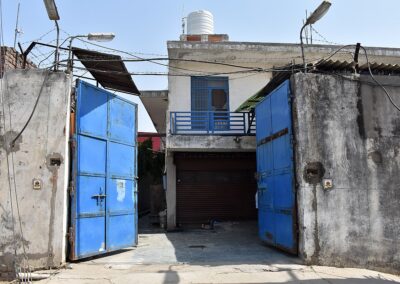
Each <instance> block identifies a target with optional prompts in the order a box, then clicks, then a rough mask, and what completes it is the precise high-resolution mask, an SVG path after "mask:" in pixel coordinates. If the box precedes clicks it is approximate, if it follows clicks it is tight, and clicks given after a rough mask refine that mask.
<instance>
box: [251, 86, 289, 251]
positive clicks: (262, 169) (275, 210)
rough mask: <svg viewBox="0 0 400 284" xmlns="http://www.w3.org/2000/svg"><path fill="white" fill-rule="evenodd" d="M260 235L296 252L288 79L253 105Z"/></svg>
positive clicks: (270, 243)
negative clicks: (254, 106)
mask: <svg viewBox="0 0 400 284" xmlns="http://www.w3.org/2000/svg"><path fill="white" fill-rule="evenodd" d="M255 111H256V118H257V126H256V129H257V131H256V137H257V172H258V174H257V176H258V220H259V221H258V222H259V236H260V238H261V239H262V240H263V241H265V242H266V243H267V244H269V245H272V246H275V247H277V248H280V249H282V250H285V251H287V252H290V253H294V254H297V221H296V203H295V202H296V198H295V187H294V167H293V144H292V115H291V99H290V85H289V81H288V80H287V81H285V82H284V83H282V84H281V85H280V86H279V87H278V88H276V89H275V90H274V91H273V92H271V93H270V94H269V95H268V96H266V98H265V99H264V100H263V101H262V102H260V103H259V104H258V105H257V106H256V109H255Z"/></svg>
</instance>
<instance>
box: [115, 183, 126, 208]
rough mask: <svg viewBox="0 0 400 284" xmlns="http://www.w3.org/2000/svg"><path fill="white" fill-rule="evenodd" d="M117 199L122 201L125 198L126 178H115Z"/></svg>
mask: <svg viewBox="0 0 400 284" xmlns="http://www.w3.org/2000/svg"><path fill="white" fill-rule="evenodd" d="M116 182H117V200H118V201H119V202H122V201H124V199H125V191H126V189H125V184H126V180H124V179H117V181H116Z"/></svg>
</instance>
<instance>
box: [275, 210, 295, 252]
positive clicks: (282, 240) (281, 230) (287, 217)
mask: <svg viewBox="0 0 400 284" xmlns="http://www.w3.org/2000/svg"><path fill="white" fill-rule="evenodd" d="M274 219H275V243H276V245H277V246H278V247H280V248H292V247H293V216H292V215H291V214H284V213H275V214H274Z"/></svg>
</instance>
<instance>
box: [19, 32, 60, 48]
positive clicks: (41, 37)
mask: <svg viewBox="0 0 400 284" xmlns="http://www.w3.org/2000/svg"><path fill="white" fill-rule="evenodd" d="M55 29H56V28H52V29H51V30H49V31H48V32H46V33H44V34H43V35H41V36H40V37H38V38H37V39H35V40H27V41H24V42H23V43H21V44H22V45H24V44H26V43H28V42H29V43H31V42H33V41H39V40H42V39H43V38H44V37H45V36H47V35H48V34H49V33H51V32H53V31H54V30H55Z"/></svg>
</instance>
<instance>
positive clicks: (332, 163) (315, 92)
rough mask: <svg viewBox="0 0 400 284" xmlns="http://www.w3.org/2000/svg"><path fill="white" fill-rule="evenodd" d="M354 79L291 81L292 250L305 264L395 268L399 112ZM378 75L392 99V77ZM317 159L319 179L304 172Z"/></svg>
mask: <svg viewBox="0 0 400 284" xmlns="http://www.w3.org/2000/svg"><path fill="white" fill-rule="evenodd" d="M359 79H360V81H359V80H349V79H345V78H342V77H339V76H332V75H320V74H319V75H318V74H302V73H298V74H296V75H294V76H293V77H292V79H291V85H292V91H293V94H294V104H293V117H294V133H295V143H296V147H295V149H296V151H295V159H296V176H297V198H298V220H299V229H300V233H299V251H300V255H301V256H302V258H304V259H305V260H306V262H308V263H310V264H321V265H333V266H346V267H349V266H350V267H351V266H356V267H366V268H373V269H378V270H382V271H388V272H397V273H398V272H400V238H399V236H400V221H399V220H400V210H399V208H400V190H399V185H400V174H399V172H400V112H399V111H397V110H396V109H395V108H394V107H393V106H392V105H391V104H390V103H389V100H388V98H387V97H386V96H385V94H384V92H383V91H382V89H380V88H379V87H378V86H374V85H373V84H371V82H372V81H371V79H370V77H369V76H361V77H360V78H359ZM379 80H380V82H382V83H386V84H389V85H391V86H387V89H388V91H389V92H390V93H391V95H392V96H393V98H394V100H395V101H396V102H397V104H400V77H397V76H392V77H390V76H384V77H379ZM394 85H397V86H399V87H395V86H394ZM313 163H314V164H313ZM317 163H321V165H322V169H321V170H320V172H321V173H322V176H321V177H312V175H313V174H315V173H316V172H317V171H312V170H311V171H310V172H308V173H307V166H311V167H312V166H313V165H316V164H317ZM310 177H311V178H310ZM323 179H332V181H333V188H331V189H324V187H323Z"/></svg>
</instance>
